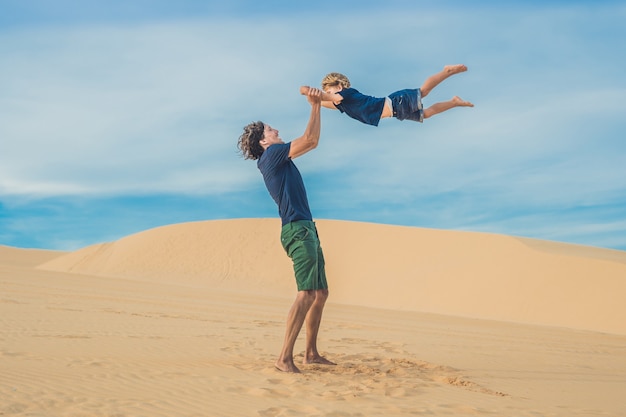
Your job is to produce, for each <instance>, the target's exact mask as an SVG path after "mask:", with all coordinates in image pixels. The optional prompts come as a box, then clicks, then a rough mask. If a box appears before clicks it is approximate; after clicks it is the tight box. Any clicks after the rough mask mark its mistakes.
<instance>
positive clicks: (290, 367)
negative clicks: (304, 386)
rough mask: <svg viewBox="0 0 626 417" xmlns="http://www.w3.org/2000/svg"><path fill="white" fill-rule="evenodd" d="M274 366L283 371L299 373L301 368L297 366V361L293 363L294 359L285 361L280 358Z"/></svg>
mask: <svg viewBox="0 0 626 417" xmlns="http://www.w3.org/2000/svg"><path fill="white" fill-rule="evenodd" d="M274 367H275V368H276V369H278V370H279V371H281V372H291V373H294V374H299V373H300V370H299V369H298V367H297V366H296V364H295V363H293V361H291V362H283V361H281V360H280V359H279V360H277V361H276V363H275V364H274Z"/></svg>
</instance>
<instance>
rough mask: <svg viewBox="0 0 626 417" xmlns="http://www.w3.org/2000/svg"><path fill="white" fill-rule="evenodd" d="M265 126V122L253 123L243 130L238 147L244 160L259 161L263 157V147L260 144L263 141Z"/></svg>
mask: <svg viewBox="0 0 626 417" xmlns="http://www.w3.org/2000/svg"><path fill="white" fill-rule="evenodd" d="M264 129H265V125H264V124H263V122H252V123H250V124H248V125H247V126H246V127H244V128H243V133H242V134H241V136H239V141H238V142H237V147H238V148H239V151H240V152H241V155H243V158H244V159H253V160H255V159H259V158H260V157H261V155H263V151H264V149H263V147H262V146H261V145H260V144H259V142H260V141H261V139H263V133H264Z"/></svg>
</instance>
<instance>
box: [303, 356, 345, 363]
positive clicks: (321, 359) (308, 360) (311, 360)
mask: <svg viewBox="0 0 626 417" xmlns="http://www.w3.org/2000/svg"><path fill="white" fill-rule="evenodd" d="M302 363H303V364H305V365H311V364H316V365H337V364H336V363H335V362H331V361H329V360H328V359H326V358H325V357H323V356H319V355H318V356H315V357H311V358H307V357H306V356H305V357H304V359H303V360H302Z"/></svg>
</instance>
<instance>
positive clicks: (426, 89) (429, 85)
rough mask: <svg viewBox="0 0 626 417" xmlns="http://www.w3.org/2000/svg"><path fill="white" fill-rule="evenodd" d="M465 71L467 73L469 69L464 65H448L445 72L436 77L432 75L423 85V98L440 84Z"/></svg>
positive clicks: (442, 71) (444, 68) (444, 69)
mask: <svg viewBox="0 0 626 417" xmlns="http://www.w3.org/2000/svg"><path fill="white" fill-rule="evenodd" d="M465 71H467V67H466V66H465V65H463V64H456V65H446V66H445V67H443V70H441V72H438V73H437V74H435V75H431V76H430V77H428V78H427V79H426V81H424V84H422V87H421V90H422V97H426V96H427V95H428V93H430V92H431V91H432V89H433V88H435V87H437V86H438V85H439V83H441V82H442V81H443V80H445V79H446V78H448V77H449V76H451V75H454V74H458V73H459V72H465Z"/></svg>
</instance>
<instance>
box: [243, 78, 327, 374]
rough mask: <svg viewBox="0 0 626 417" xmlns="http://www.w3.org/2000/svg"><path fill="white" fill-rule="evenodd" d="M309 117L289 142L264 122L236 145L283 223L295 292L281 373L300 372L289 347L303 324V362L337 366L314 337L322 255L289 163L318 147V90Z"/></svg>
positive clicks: (323, 291)
mask: <svg viewBox="0 0 626 417" xmlns="http://www.w3.org/2000/svg"><path fill="white" fill-rule="evenodd" d="M306 96H307V100H308V102H309V104H310V105H311V115H310V117H309V122H308V124H307V127H306V130H305V131H304V134H303V135H302V136H300V137H299V138H297V139H294V140H293V141H291V142H289V143H285V142H284V141H283V140H282V139H281V138H280V136H279V134H278V130H276V129H274V128H272V127H271V126H269V125H267V124H265V123H263V122H253V123H250V124H249V125H247V126H246V127H245V128H244V132H243V134H242V135H241V136H240V137H239V141H238V147H239V149H240V151H241V153H242V155H243V157H244V158H245V159H252V160H257V166H258V168H259V170H260V171H261V174H263V180H264V181H265V185H266V187H267V190H268V191H269V193H270V195H271V196H272V198H273V199H274V201H275V202H276V204H277V205H278V212H279V214H280V218H281V221H282V230H281V236H280V238H281V243H282V245H283V248H284V249H285V252H287V255H289V257H290V258H291V259H292V261H293V268H294V272H295V276H296V283H297V286H298V294H297V296H296V300H295V301H294V303H293V305H292V306H291V309H290V310H289V315H288V317H287V329H286V332H285V340H284V343H283V347H282V350H281V352H280V356H279V357H278V359H277V360H276V363H275V366H276V368H277V369H278V370H280V371H283V372H295V373H299V372H300V370H299V369H298V367H297V366H296V365H295V363H294V361H293V349H294V345H295V343H296V339H297V338H298V334H299V333H300V329H301V328H302V325H303V324H304V323H306V348H305V353H304V360H303V363H304V364H311V363H316V364H324V365H335V364H334V363H333V362H331V361H329V360H328V359H326V358H324V357H323V356H321V355H320V354H319V352H318V351H317V334H318V331H319V327H320V323H321V320H322V312H323V310H324V305H325V303H326V299H327V298H328V284H327V282H326V272H325V268H324V255H323V253H322V248H321V247H320V242H319V238H318V235H317V229H316V227H315V223H314V222H313V217H312V215H311V211H310V209H309V203H308V199H307V195H306V189H305V188H304V182H303V181H302V177H301V175H300V171H298V168H297V167H296V165H295V164H294V163H293V161H292V160H293V159H294V158H297V157H299V156H301V155H304V154H305V153H307V152H309V151H310V150H312V149H315V148H316V147H317V144H318V142H319V138H320V127H321V121H320V108H321V96H322V91H321V90H319V89H316V88H312V89H310V90H309V92H308V93H307V94H306Z"/></svg>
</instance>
